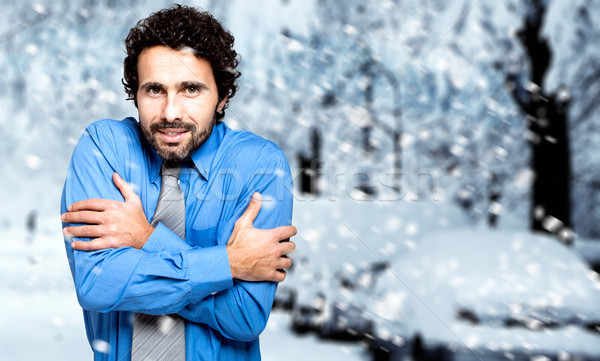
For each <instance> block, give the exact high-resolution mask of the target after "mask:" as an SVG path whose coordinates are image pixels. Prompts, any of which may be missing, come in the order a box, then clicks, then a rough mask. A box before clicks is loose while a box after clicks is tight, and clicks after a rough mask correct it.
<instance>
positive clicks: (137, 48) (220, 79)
mask: <svg viewBox="0 0 600 361" xmlns="http://www.w3.org/2000/svg"><path fill="white" fill-rule="evenodd" d="M234 40H235V39H234V37H233V35H231V34H230V33H229V32H228V31H227V30H226V29H225V28H223V26H222V25H221V23H219V22H218V21H217V20H216V19H215V18H214V17H213V16H212V15H211V14H210V13H208V12H206V11H202V10H199V9H196V8H193V7H189V6H183V5H179V4H175V5H173V6H171V7H169V8H168V9H163V10H161V11H158V12H156V13H154V14H151V15H150V16H149V17H147V18H146V19H142V20H140V21H138V23H137V24H136V26H135V27H133V28H132V29H131V30H130V31H129V35H127V38H126V39H125V49H126V51H127V57H126V58H125V61H124V62H123V80H122V82H123V86H124V87H125V92H126V93H127V96H128V98H127V100H133V102H134V104H135V106H136V107H137V99H136V94H137V91H138V87H139V82H138V74H137V62H138V57H139V56H140V53H141V52H142V51H143V50H144V49H146V48H149V47H152V46H157V45H164V46H168V47H170V48H172V49H182V48H184V47H190V48H192V49H194V50H195V54H196V56H197V57H199V58H202V59H204V60H206V61H208V62H209V63H210V65H211V67H212V71H213V76H214V77H215V82H216V84H217V89H218V93H219V101H221V100H222V99H224V98H225V97H227V101H226V103H225V106H224V107H223V111H221V112H218V113H217V114H216V120H217V122H220V121H221V120H222V118H223V117H224V116H225V109H226V108H227V107H228V106H229V101H230V100H231V98H233V96H234V95H235V93H236V91H237V89H238V85H237V78H239V77H240V76H241V75H242V74H241V73H240V72H239V71H237V70H236V67H237V66H238V63H239V60H238V54H237V53H236V51H235V50H233V42H234Z"/></svg>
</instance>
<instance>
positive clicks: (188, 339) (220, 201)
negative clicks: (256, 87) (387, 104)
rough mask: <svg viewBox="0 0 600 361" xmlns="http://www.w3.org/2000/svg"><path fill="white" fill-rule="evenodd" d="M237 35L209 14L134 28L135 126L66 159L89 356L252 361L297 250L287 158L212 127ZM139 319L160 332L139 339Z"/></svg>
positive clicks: (127, 124) (128, 66)
mask: <svg viewBox="0 0 600 361" xmlns="http://www.w3.org/2000/svg"><path fill="white" fill-rule="evenodd" d="M233 40H234V39H233V37H232V36H231V35H230V34H229V33H228V32H227V31H226V30H224V29H223V28H222V26H221V25H220V24H219V23H218V22H217V21H216V20H215V19H214V18H213V17H212V16H211V15H210V14H208V13H206V12H201V11H198V10H196V9H194V8H189V7H184V6H179V5H176V6H173V7H171V8H169V9H166V10H162V11H159V12H157V13H155V14H152V15H151V16H150V17H148V18H147V19H144V20H142V21H140V22H138V24H137V25H136V27H134V28H133V29H131V31H130V33H129V35H128V37H127V39H126V40H125V44H126V50H127V57H126V59H125V62H124V81H123V84H124V85H125V90H126V92H127V94H128V95H129V98H130V99H132V100H133V101H134V103H135V105H136V106H137V108H138V111H139V123H138V122H136V121H135V120H134V119H132V118H126V119H124V120H122V121H114V120H106V119H105V120H101V121H99V122H95V123H93V124H91V125H90V126H88V128H87V129H86V131H85V133H84V135H83V136H82V137H81V139H80V140H79V143H78V144H77V146H76V148H75V150H74V152H73V156H72V159H71V163H70V165H69V171H68V175H67V179H66V181H65V186H64V190H63V197H62V205H61V209H62V213H63V215H62V216H61V219H62V221H63V227H64V234H65V240H66V241H68V242H67V243H66V244H67V247H66V248H67V256H68V258H69V264H70V267H71V272H72V274H73V279H74V282H75V288H76V291H77V297H78V300H79V303H80V304H81V306H82V307H83V309H84V319H85V324H86V329H87V336H88V339H89V341H90V345H91V346H92V348H93V351H94V359H95V360H129V359H133V360H144V359H155V360H157V359H160V360H176V359H183V358H179V356H176V355H175V354H177V353H182V354H183V351H182V350H185V355H184V356H185V357H184V358H185V359H186V360H188V361H191V360H258V359H260V351H259V343H258V335H259V334H260V333H261V331H262V330H263V329H264V327H265V325H266V322H267V319H268V316H269V313H270V309H271V306H272V303H273V298H274V295H275V290H276V282H280V281H282V280H283V279H284V278H285V269H287V268H289V267H290V265H291V261H290V259H289V258H287V257H286V255H287V254H289V253H290V252H292V251H293V249H294V243H293V242H281V241H283V240H286V239H288V238H289V237H291V236H293V235H294V234H295V233H296V230H295V228H294V227H292V226H289V224H290V222H291V210H292V195H291V175H290V170H289V166H288V163H287V161H286V159H285V156H284V154H283V152H282V151H281V150H280V149H279V148H278V147H277V146H276V145H275V144H274V143H272V142H269V141H266V140H264V139H262V138H260V137H257V136H255V135H253V134H251V133H249V132H245V131H232V130H231V129H229V128H228V127H227V126H226V125H225V124H223V123H221V122H220V121H221V119H222V118H223V116H224V110H225V108H226V107H227V105H228V102H229V101H230V100H231V98H232V97H233V96H234V95H235V92H236V89H237V85H236V79H237V78H238V77H239V75H240V73H239V72H237V71H236V70H235V68H236V66H237V63H238V60H237V54H236V52H235V51H234V50H233V48H232V46H233ZM167 182H170V183H167ZM173 182H174V183H173ZM167 193H169V194H170V195H169V196H167ZM173 194H179V195H180V198H178V197H179V196H176V195H175V196H174V195H173ZM260 194H262V195H263V198H264V199H265V200H264V202H265V205H264V207H263V208H262V209H260V208H261V204H262V203H261V202H262V200H261V195H260ZM251 199H252V200H251ZM183 201H185V202H183ZM167 207H170V208H168V209H169V210H168V211H167V210H166V209H167ZM173 207H184V208H173ZM246 207H247V208H246ZM177 209H180V210H181V211H182V212H181V213H180V214H181V216H176V215H177V214H178V213H177V212H178V211H177ZM259 210H260V212H259ZM149 220H152V223H149ZM167 223H169V224H172V226H167V225H166V224H167ZM254 226H256V228H254ZM259 228H260V229H259ZM178 232H180V233H178ZM178 234H181V235H178ZM71 241H72V242H71ZM147 315H171V316H172V317H166V316H163V318H160V319H159V318H157V317H155V316H147ZM145 318H150V319H154V320H157V319H158V320H159V321H157V322H156V323H155V324H153V326H152V327H154V328H155V329H158V331H160V332H156V330H150V331H149V332H150V334H151V338H150V339H146V340H144V341H141V338H142V337H141V336H139V335H140V334H141V333H143V332H146V331H147V330H146V329H145V328H144V327H145V326H143V325H144V323H143V322H142V321H140V320H143V319H145ZM161 320H162V321H161ZM164 320H167V321H168V322H167V321H164ZM144 322H145V321H144ZM174 324H175V325H177V324H179V325H181V330H184V332H183V331H182V334H181V336H180V337H179V341H181V342H182V343H180V345H181V346H175V347H174V348H173V351H171V350H170V349H169V351H165V350H167V349H166V348H165V347H167V346H164V347H163V346H156V345H159V344H161V342H165V340H169V339H170V338H171V337H173V335H174V332H173V331H172V330H173V329H175V328H176V327H175V326H173V325H174ZM140 325H142V326H140ZM148 325H150V324H148ZM148 327H149V328H152V327H150V326H148ZM143 330H146V331H143ZM183 335H185V336H183ZM175 336H176V338H177V335H175ZM148 340H149V341H148ZM183 341H184V343H183ZM167 344H168V345H170V346H169V347H171V346H172V345H174V343H172V342H171V341H167ZM132 345H133V348H134V350H133V352H132ZM136 345H137V346H136ZM140 345H141V346H140ZM151 349H152V350H151ZM157 349H158V350H157ZM146 351H148V352H150V354H147V353H145V352H146ZM155 351H157V352H158V354H160V353H163V354H162V355H157V354H156V353H152V352H155ZM140 352H141V353H140ZM132 353H133V356H132ZM165 353H166V354H165ZM140 355H141V356H140ZM182 357H183V356H182Z"/></svg>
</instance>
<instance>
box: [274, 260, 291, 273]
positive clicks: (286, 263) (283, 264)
mask: <svg viewBox="0 0 600 361" xmlns="http://www.w3.org/2000/svg"><path fill="white" fill-rule="evenodd" d="M290 267H292V260H291V259H290V258H287V257H281V258H280V259H279V261H278V262H277V269H278V270H285V269H288V268H290Z"/></svg>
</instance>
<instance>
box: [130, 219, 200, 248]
mask: <svg viewBox="0 0 600 361" xmlns="http://www.w3.org/2000/svg"><path fill="white" fill-rule="evenodd" d="M188 249H190V245H189V244H188V243H187V242H186V241H184V240H183V239H181V238H179V236H178V235H176V234H175V233H174V232H173V231H171V230H170V229H169V228H167V226H165V225H164V224H162V223H161V222H158V224H157V225H156V228H155V229H154V231H153V232H152V234H151V235H150V237H149V238H148V240H147V241H146V244H144V247H142V250H144V251H146V252H155V253H159V252H164V251H167V252H169V253H181V252H183V251H185V250H188Z"/></svg>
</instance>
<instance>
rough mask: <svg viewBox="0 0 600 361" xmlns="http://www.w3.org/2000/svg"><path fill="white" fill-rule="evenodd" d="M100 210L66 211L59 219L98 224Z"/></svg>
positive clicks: (99, 221)
mask: <svg viewBox="0 0 600 361" xmlns="http://www.w3.org/2000/svg"><path fill="white" fill-rule="evenodd" d="M101 214H102V212H94V211H78V212H67V213H64V214H63V215H62V216H61V217H60V220H61V221H63V222H65V223H87V224H100V223H102V222H101V220H100V215H101Z"/></svg>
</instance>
